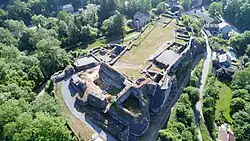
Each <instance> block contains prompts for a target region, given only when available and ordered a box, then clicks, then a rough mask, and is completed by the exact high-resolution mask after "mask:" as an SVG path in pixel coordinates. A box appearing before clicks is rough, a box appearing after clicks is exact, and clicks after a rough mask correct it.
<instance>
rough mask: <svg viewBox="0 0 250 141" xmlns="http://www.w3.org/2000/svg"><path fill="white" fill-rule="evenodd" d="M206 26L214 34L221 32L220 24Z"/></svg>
mask: <svg viewBox="0 0 250 141" xmlns="http://www.w3.org/2000/svg"><path fill="white" fill-rule="evenodd" d="M204 28H205V29H206V30H208V31H209V32H210V33H211V34H212V35H213V36H217V35H218V34H219V26H218V24H206V25H205V26H204Z"/></svg>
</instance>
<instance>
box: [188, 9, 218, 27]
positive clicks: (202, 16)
mask: <svg viewBox="0 0 250 141" xmlns="http://www.w3.org/2000/svg"><path fill="white" fill-rule="evenodd" d="M189 14H190V15H193V16H195V17H197V18H200V19H202V20H203V21H204V22H205V24H213V23H215V22H216V20H215V19H213V18H211V17H209V16H208V15H207V14H206V13H204V12H203V11H202V10H192V11H190V12H189Z"/></svg>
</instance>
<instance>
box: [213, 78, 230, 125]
mask: <svg viewBox="0 0 250 141" xmlns="http://www.w3.org/2000/svg"><path fill="white" fill-rule="evenodd" d="M215 86H217V87H218V90H219V92H220V93H219V100H217V101H216V111H215V120H220V119H221V113H222V114H223V116H224V118H225V119H226V121H227V122H229V123H232V118H231V117H230V104H231V99H232V90H231V88H230V87H228V86H227V85H226V84H224V83H222V82H220V81H219V80H216V82H215Z"/></svg>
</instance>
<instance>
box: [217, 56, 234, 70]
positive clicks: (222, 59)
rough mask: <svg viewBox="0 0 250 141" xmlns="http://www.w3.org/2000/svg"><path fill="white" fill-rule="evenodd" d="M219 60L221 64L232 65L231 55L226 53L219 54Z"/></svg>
mask: <svg viewBox="0 0 250 141" xmlns="http://www.w3.org/2000/svg"><path fill="white" fill-rule="evenodd" d="M218 61H219V65H220V66H225V67H230V66H231V64H232V60H231V57H230V56H229V55H227V54H226V53H224V54H221V55H219V56H218Z"/></svg>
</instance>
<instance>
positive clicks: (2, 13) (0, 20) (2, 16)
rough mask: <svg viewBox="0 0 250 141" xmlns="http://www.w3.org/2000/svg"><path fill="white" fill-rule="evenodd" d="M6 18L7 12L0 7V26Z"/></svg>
mask: <svg viewBox="0 0 250 141" xmlns="http://www.w3.org/2000/svg"><path fill="white" fill-rule="evenodd" d="M6 19H7V13H6V12H5V11H4V10H3V9H0V26H3V23H4V21H5V20H6Z"/></svg>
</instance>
